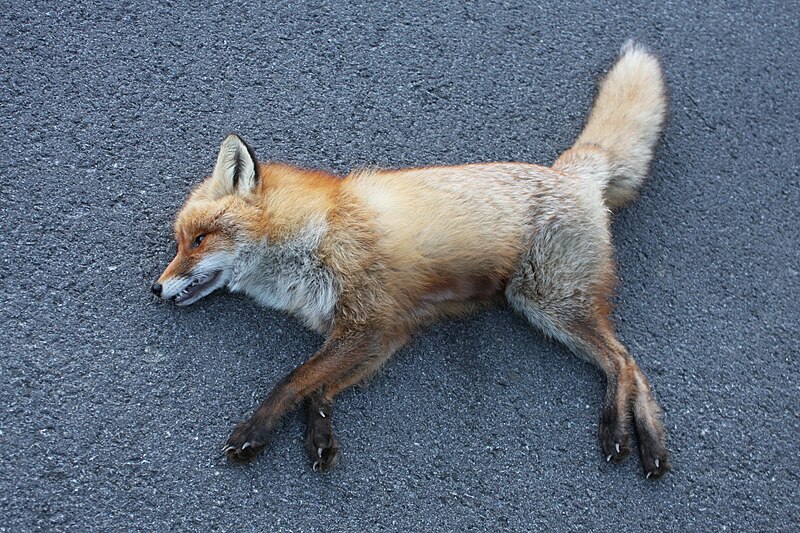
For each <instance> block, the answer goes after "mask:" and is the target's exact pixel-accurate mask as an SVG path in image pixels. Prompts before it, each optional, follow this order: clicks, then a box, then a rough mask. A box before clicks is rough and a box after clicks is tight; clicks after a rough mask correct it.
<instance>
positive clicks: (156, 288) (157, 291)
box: [150, 281, 163, 296]
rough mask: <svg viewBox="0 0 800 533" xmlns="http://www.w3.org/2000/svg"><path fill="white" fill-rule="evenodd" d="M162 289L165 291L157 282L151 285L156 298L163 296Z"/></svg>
mask: <svg viewBox="0 0 800 533" xmlns="http://www.w3.org/2000/svg"><path fill="white" fill-rule="evenodd" d="M161 289H163V287H162V286H161V284H160V283H159V282H157V281H156V282H155V283H153V284H152V285H150V290H151V291H153V294H155V295H156V296H161Z"/></svg>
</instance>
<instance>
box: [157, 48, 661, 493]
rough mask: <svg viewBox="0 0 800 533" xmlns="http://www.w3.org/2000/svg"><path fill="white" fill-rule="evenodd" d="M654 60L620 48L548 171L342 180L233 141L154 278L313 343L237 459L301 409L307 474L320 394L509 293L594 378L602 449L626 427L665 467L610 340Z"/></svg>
mask: <svg viewBox="0 0 800 533" xmlns="http://www.w3.org/2000/svg"><path fill="white" fill-rule="evenodd" d="M666 106H667V98H666V91H665V85H664V79H663V74H662V70H661V65H660V63H659V61H658V59H656V57H655V56H654V55H652V54H651V53H650V52H649V51H647V50H646V49H645V48H644V47H642V46H640V45H638V44H636V43H633V42H628V43H626V44H625V45H624V46H623V48H622V50H621V53H620V57H619V59H618V60H617V63H616V64H615V65H614V67H613V68H612V69H611V71H610V72H609V73H608V75H607V76H606V78H605V79H604V80H603V81H602V83H601V85H600V90H599V94H598V96H597V98H596V100H595V102H594V106H593V109H592V110H591V113H590V115H589V119H588V121H587V124H586V126H585V128H584V129H583V131H582V133H581V134H580V136H579V137H578V139H577V141H576V142H575V144H574V145H573V146H572V147H571V148H570V149H568V150H567V151H566V152H564V153H563V154H561V156H560V157H559V158H558V159H557V160H556V161H555V163H554V164H553V165H552V167H550V168H547V167H542V166H537V165H532V164H527V163H485V164H467V165H461V166H434V167H425V168H410V169H403V170H360V171H357V172H354V173H352V174H350V175H348V176H347V177H344V178H340V177H338V176H335V175H332V174H329V173H326V172H322V171H317V170H306V169H301V168H297V167H294V166H291V165H288V164H284V163H276V162H269V163H259V162H258V161H257V160H256V156H255V153H254V152H253V150H252V149H251V148H250V146H248V145H247V144H246V143H245V142H244V141H243V140H242V139H241V138H240V137H238V136H237V135H234V134H231V135H229V136H228V137H227V138H226V139H225V140H224V141H223V143H222V147H221V149H220V151H219V156H218V157H217V162H216V166H215V168H214V171H213V173H212V174H211V176H209V177H207V178H206V179H205V180H204V181H203V182H202V183H201V184H200V185H199V186H197V188H195V189H194V191H192V193H191V194H190V195H189V198H188V200H187V201H186V204H185V205H184V206H183V208H182V209H181V210H180V212H179V213H178V215H177V220H176V222H175V239H176V240H177V243H178V251H177V255H176V256H175V259H173V260H172V262H171V263H170V264H169V266H167V268H166V270H165V271H164V273H163V274H162V275H161V276H160V277H159V279H158V280H157V281H156V282H155V283H154V284H153V285H152V291H153V292H154V293H155V294H156V295H158V296H160V297H161V298H163V299H169V300H174V302H175V303H176V304H177V305H190V304H192V303H194V302H196V301H198V300H200V299H201V298H203V297H205V296H207V295H208V294H210V293H211V292H213V291H214V290H216V289H219V288H222V287H227V289H228V290H230V291H233V292H242V293H245V294H248V295H250V296H251V297H253V298H254V299H255V300H257V301H258V302H260V303H261V304H263V305H265V306H268V307H271V308H275V309H278V310H282V311H287V312H289V313H292V314H294V315H296V316H297V317H299V318H300V320H302V321H303V322H304V323H305V324H306V325H307V326H308V327H310V328H312V329H314V330H316V331H317V332H319V333H321V334H323V335H325V336H326V339H327V340H326V341H325V342H324V344H323V345H322V347H321V348H320V349H319V351H318V352H317V353H316V354H314V355H313V356H312V357H311V358H310V359H308V360H307V361H306V362H305V363H303V364H302V365H300V366H298V367H297V368H296V369H295V370H294V371H292V372H291V373H290V374H289V375H287V376H286V377H285V378H284V379H283V380H281V381H280V383H278V384H277V385H276V386H275V388H274V389H273V390H272V391H271V392H270V393H269V395H268V396H267V398H266V399H265V400H264V401H263V402H262V403H261V404H260V406H259V407H258V408H257V409H256V411H255V413H254V414H253V415H252V416H251V417H250V418H249V419H248V420H247V421H245V422H242V423H241V424H239V425H238V426H237V427H236V428H235V430H234V431H233V433H232V434H231V435H230V437H229V438H228V440H227V442H226V443H225V446H224V448H223V453H224V454H225V455H227V456H228V457H229V458H231V459H236V460H248V459H251V458H253V457H255V456H256V455H257V454H258V453H259V452H261V450H262V449H263V448H264V446H265V445H266V444H267V441H268V438H269V436H270V433H271V432H272V431H273V429H274V428H275V427H276V425H277V424H278V422H279V421H280V420H281V418H282V417H283V416H284V415H286V414H287V413H288V412H290V411H291V410H293V409H294V408H296V407H297V406H299V405H300V404H301V403H302V402H305V403H306V406H307V413H308V415H307V416H308V427H307V431H306V437H305V447H306V449H307V452H308V454H309V456H310V458H311V461H313V464H312V466H313V468H314V470H321V471H326V470H328V469H330V468H332V467H333V466H335V465H336V463H337V460H338V458H339V443H338V440H337V438H336V436H335V435H334V432H333V428H332V425H331V418H332V407H333V399H334V398H335V397H336V395H337V394H339V393H340V392H342V391H343V390H345V389H347V388H348V387H351V386H353V385H355V384H358V383H360V382H362V381H364V380H365V379H366V378H368V377H369V376H370V375H372V374H373V373H374V372H376V370H377V369H378V368H379V367H380V366H381V365H382V364H383V363H385V362H386V360H387V359H389V357H390V356H391V355H392V354H393V353H394V352H395V351H397V350H398V349H399V348H400V347H401V346H403V345H404V344H405V343H406V342H407V341H408V340H409V338H410V337H411V336H412V334H414V333H415V332H416V331H417V330H418V329H419V328H420V327H422V326H424V325H427V324H430V323H432V322H434V321H436V320H439V319H441V318H443V317H451V316H459V315H463V314H465V313H469V312H473V311H476V310H478V309H481V308H484V307H486V306H490V305H494V304H501V303H504V302H505V303H508V304H510V306H511V307H512V308H513V309H514V310H516V311H517V312H519V313H520V314H521V315H522V316H524V317H525V318H527V319H528V320H529V321H530V322H531V324H533V325H534V326H536V327H537V328H539V329H540V330H542V331H543V332H544V333H545V334H546V335H549V336H551V337H554V338H555V339H557V340H559V341H561V342H562V343H564V344H565V345H566V346H567V347H568V348H570V349H571V350H572V351H573V352H575V353H576V354H578V355H580V356H582V357H585V358H586V359H588V360H590V361H592V362H594V363H595V364H597V365H598V366H599V367H600V368H601V369H602V370H603V372H604V373H605V376H606V378H607V392H606V397H605V406H604V408H603V410H602V414H601V417H600V423H599V430H598V437H599V440H600V447H601V449H602V452H603V457H604V458H605V459H606V461H610V462H614V463H617V462H619V461H621V460H623V459H624V458H625V457H627V456H628V454H629V453H630V433H629V426H630V422H631V421H632V422H633V427H634V428H635V430H636V433H637V436H638V442H639V451H640V455H641V461H642V466H643V467H644V472H645V474H646V476H647V477H648V478H650V477H653V478H658V477H660V476H661V475H663V474H664V473H666V472H667V471H668V470H669V459H668V453H667V450H666V447H665V445H664V429H663V426H662V423H661V420H660V417H661V409H660V408H659V406H658V404H657V403H656V401H655V400H654V399H653V397H652V394H651V391H650V386H649V383H648V381H647V378H646V377H645V375H644V373H643V372H642V371H641V369H640V368H639V366H638V365H637V364H636V362H635V361H634V360H633V358H632V357H631V355H630V354H629V353H628V351H627V350H626V349H625V347H624V346H623V345H622V344H621V343H620V342H619V341H618V340H617V338H616V336H615V334H614V330H613V326H612V323H611V304H610V301H609V299H610V297H611V294H612V290H613V287H614V284H615V272H614V263H613V259H612V253H613V250H612V245H611V237H610V234H609V223H610V220H611V211H612V210H614V209H618V208H621V207H623V206H625V205H627V204H628V203H630V202H631V201H632V199H633V198H634V197H635V195H636V193H637V189H638V188H639V186H640V185H641V183H642V181H643V180H644V178H645V176H646V174H647V172H648V167H649V165H650V161H651V159H652V157H653V151H654V148H655V145H656V143H657V142H658V139H659V137H660V134H661V130H662V128H663V125H664V119H665V114H666Z"/></svg>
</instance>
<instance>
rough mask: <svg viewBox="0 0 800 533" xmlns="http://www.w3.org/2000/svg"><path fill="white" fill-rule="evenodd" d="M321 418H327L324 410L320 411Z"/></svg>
mask: <svg viewBox="0 0 800 533" xmlns="http://www.w3.org/2000/svg"><path fill="white" fill-rule="evenodd" d="M319 416H321V417H322V418H325V413H323V412H322V409H320V410H319Z"/></svg>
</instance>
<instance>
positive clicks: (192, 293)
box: [173, 270, 222, 305]
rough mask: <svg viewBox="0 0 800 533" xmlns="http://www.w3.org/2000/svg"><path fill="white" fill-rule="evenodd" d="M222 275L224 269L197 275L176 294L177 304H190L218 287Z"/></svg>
mask: <svg viewBox="0 0 800 533" xmlns="http://www.w3.org/2000/svg"><path fill="white" fill-rule="evenodd" d="M220 276H222V270H217V271H215V272H211V273H209V274H203V275H201V276H198V277H196V278H195V279H193V280H192V282H191V283H189V285H187V286H186V287H184V288H183V289H182V290H181V291H180V292H179V293H178V294H176V295H175V297H174V298H173V300H174V301H175V303H176V304H177V305H189V304H191V303H194V302H195V301H197V300H199V299H200V298H202V297H203V296H205V295H207V294H208V293H209V292H211V290H213V289H215V288H216V287H215V285H216V284H217V281H219V278H220ZM209 289H211V290H209Z"/></svg>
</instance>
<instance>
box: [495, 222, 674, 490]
mask: <svg viewBox="0 0 800 533" xmlns="http://www.w3.org/2000/svg"><path fill="white" fill-rule="evenodd" d="M582 222H584V223H583V224H582V223H581V220H580V219H579V220H577V221H576V220H571V221H564V220H560V221H558V220H557V221H554V223H553V224H551V225H545V226H544V227H541V228H539V231H538V233H537V235H536V236H535V237H534V238H533V239H532V243H531V247H530V250H529V252H528V253H527V254H525V257H524V258H523V261H522V262H521V264H520V267H519V268H518V270H517V272H516V273H515V274H514V275H513V276H512V277H511V279H510V280H509V283H508V285H507V287H506V298H507V299H508V301H509V303H510V304H511V306H512V307H513V308H514V309H515V310H517V311H518V312H520V313H521V314H522V315H523V316H525V317H526V318H527V319H528V320H529V321H530V322H531V323H532V324H533V325H535V326H537V327H538V328H540V329H541V330H543V331H544V332H545V333H546V334H548V335H550V336H552V337H554V338H556V339H558V340H559V341H561V342H562V343H564V344H565V345H567V346H568V347H569V348H570V349H571V350H572V351H573V352H574V353H576V354H577V355H579V356H581V357H583V358H585V359H587V360H589V361H591V362H593V363H595V364H596V365H597V366H599V367H600V368H601V369H602V370H603V372H604V373H605V376H606V381H607V388H606V397H605V405H604V407H603V411H602V414H601V418H600V423H599V426H598V438H599V440H600V446H601V448H602V451H603V454H604V457H605V458H606V460H608V461H611V462H615V463H616V462H620V461H622V460H623V459H625V457H627V455H628V454H629V453H630V437H629V435H630V431H629V428H630V421H631V418H633V422H634V426H635V428H636V431H637V436H638V438H639V450H640V453H641V457H642V465H643V467H644V470H645V474H646V475H647V477H648V478H649V477H660V476H661V475H663V474H664V473H666V472H667V471H668V470H669V459H668V454H667V451H666V448H665V446H664V429H663V426H662V424H661V420H660V414H661V410H660V408H659V406H658V404H657V403H656V402H655V400H653V397H652V394H651V392H650V386H649V383H648V381H647V378H646V377H645V376H644V374H643V373H642V371H641V369H640V368H639V366H638V365H637V364H636V361H634V360H633V358H632V357H631V356H630V354H629V353H628V351H627V350H626V349H625V347H624V346H623V345H622V344H621V343H620V342H619V341H618V340H617V338H616V336H615V335H614V332H613V327H612V325H611V321H610V317H609V315H610V311H611V306H610V304H609V299H610V295H611V286H612V285H613V279H614V272H613V266H612V261H611V245H610V239H609V237H608V234H607V231H606V230H605V228H604V227H602V226H600V225H596V224H592V223H591V221H590V220H586V219H585V220H583V221H582Z"/></svg>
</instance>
